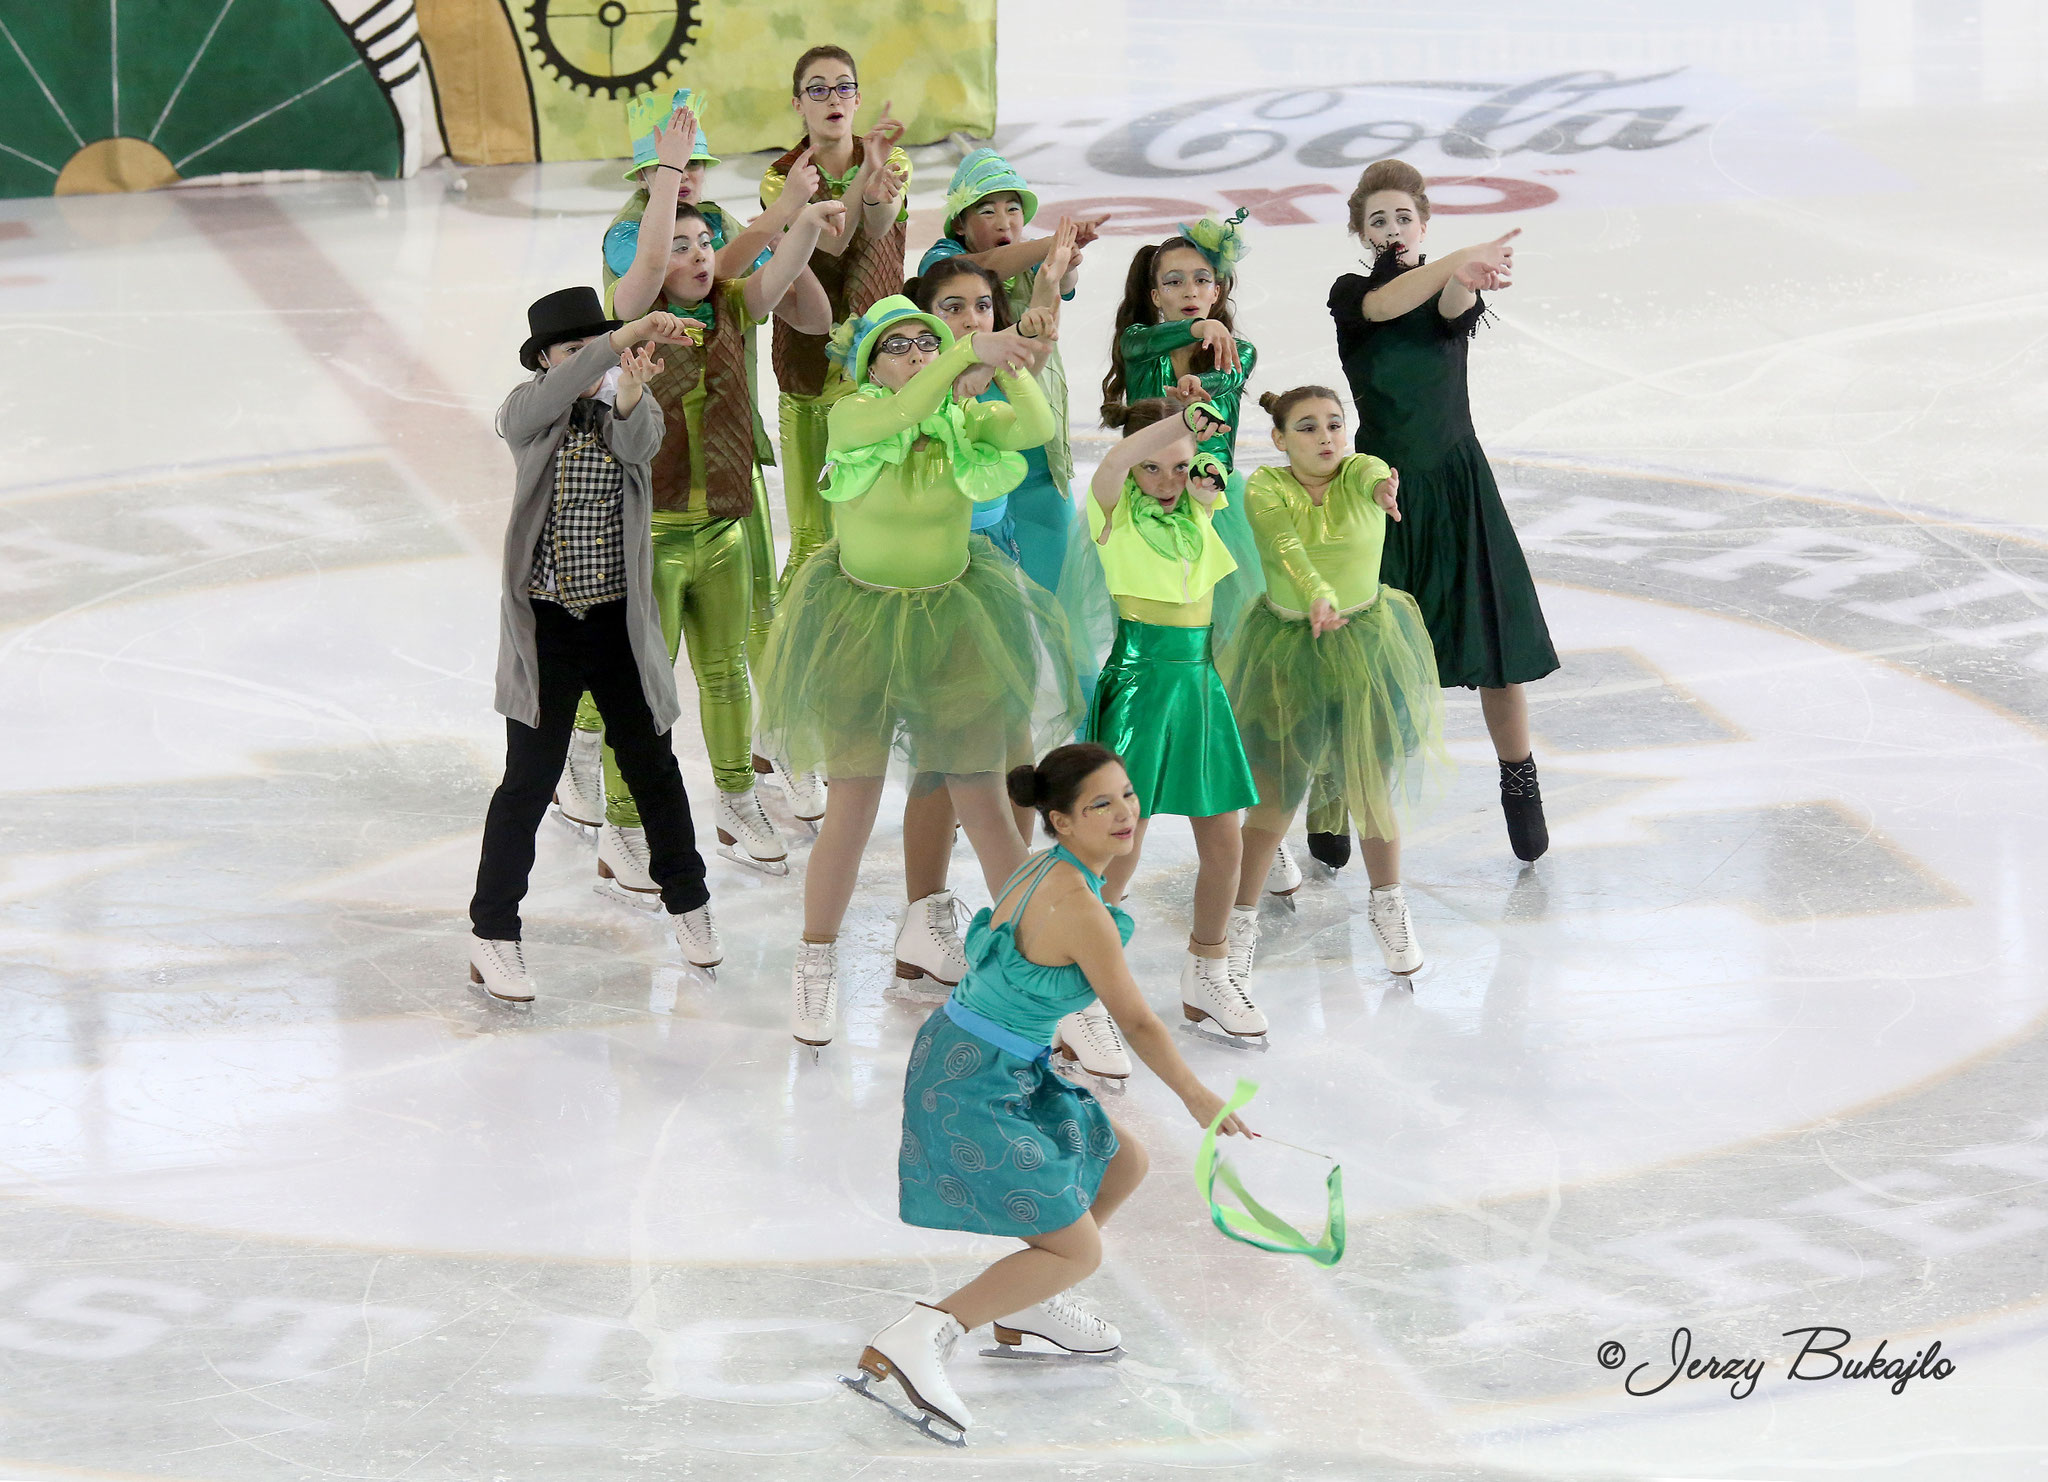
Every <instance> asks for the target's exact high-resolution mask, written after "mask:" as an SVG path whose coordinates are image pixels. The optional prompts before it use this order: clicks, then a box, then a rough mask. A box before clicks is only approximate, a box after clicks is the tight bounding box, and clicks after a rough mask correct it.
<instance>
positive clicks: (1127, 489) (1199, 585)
mask: <svg viewBox="0 0 2048 1482" xmlns="http://www.w3.org/2000/svg"><path fill="white" fill-rule="evenodd" d="M1150 498H1151V496H1150V495H1149V494H1147V493H1145V492H1144V491H1143V490H1142V489H1140V488H1139V487H1138V482H1137V480H1136V479H1133V478H1129V477H1126V478H1125V479H1124V496H1123V498H1122V499H1119V500H1118V501H1117V505H1116V510H1115V512H1114V513H1113V514H1109V515H1105V514H1104V513H1103V512H1102V506H1101V505H1100V504H1098V503H1097V502H1096V501H1095V500H1094V499H1093V498H1090V499H1089V500H1088V534H1089V535H1090V536H1091V537H1092V538H1093V539H1094V540H1095V541H1099V542H1101V543H1100V544H1097V545H1096V547H1095V554H1096V555H1097V556H1100V557H1101V558H1102V575H1103V578H1104V580H1105V581H1106V582H1107V584H1108V586H1109V594H1110V596H1112V597H1114V598H1116V604H1117V610H1118V611H1120V612H1122V613H1123V615H1124V616H1125V617H1128V618H1134V619H1136V620H1137V621H1139V622H1146V623H1160V624H1163V625H1164V626H1168V627H1200V626H1201V625H1202V624H1203V623H1206V622H1208V621H1209V616H1210V606H1211V602H1212V593H1213V592H1214V589H1215V586H1216V583H1218V582H1219V581H1221V580H1223V578H1224V577H1226V576H1228V575H1230V573H1231V572H1233V571H1235V570H1237V562H1236V561H1234V560H1232V559H1231V555H1230V552H1229V551H1228V550H1227V549H1225V547H1224V544H1223V537H1222V536H1220V535H1218V534H1217V533H1216V528H1215V526H1214V525H1213V524H1212V523H1211V521H1212V519H1213V518H1214V515H1215V512H1216V511H1217V510H1219V509H1223V508H1225V507H1227V506H1228V504H1229V502H1230V496H1229V495H1228V494H1218V495H1217V496H1216V502H1215V503H1214V504H1212V505H1209V506H1207V507H1206V508H1205V507H1204V506H1203V504H1202V502H1201V501H1200V500H1199V499H1197V498H1195V496H1194V495H1193V494H1183V495H1182V496H1181V499H1182V500H1183V501H1184V504H1185V508H1186V509H1187V511H1188V513H1189V514H1191V515H1192V516H1193V517H1194V523H1195V528H1196V529H1197V530H1199V531H1200V532H1201V536H1202V546H1201V550H1200V552H1199V553H1198V554H1196V555H1195V556H1194V558H1193V559H1192V560H1190V559H1188V558H1187V557H1181V558H1179V559H1176V558H1174V557H1172V556H1167V555H1163V554H1161V553H1160V552H1159V551H1157V550H1154V549H1153V548H1152V546H1151V544H1150V543H1149V542H1148V541H1147V540H1146V539H1145V537H1144V536H1143V535H1142V534H1141V533H1140V532H1139V531H1138V530H1137V529H1136V527H1135V526H1134V525H1133V523H1132V515H1133V510H1132V501H1133V500H1138V499H1150ZM1176 513H1178V507H1177V508H1176ZM1105 525H1107V526H1108V527H1109V539H1108V540H1107V541H1103V540H1102V531H1103V527H1104V526H1105ZM1175 608H1177V609H1181V610H1180V611H1163V610H1162V609H1175Z"/></svg>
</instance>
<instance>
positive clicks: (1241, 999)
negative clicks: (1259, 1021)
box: [1195, 957, 1258, 1014]
mask: <svg viewBox="0 0 2048 1482" xmlns="http://www.w3.org/2000/svg"><path fill="white" fill-rule="evenodd" d="M1195 964H1196V966H1195V980H1196V981H1197V982H1199V983H1201V984H1202V986H1203V987H1205V988H1207V989H1208V990H1209V991H1210V992H1211V993H1212V994H1214V995H1215V996H1216V997H1218V998H1223V999H1228V1000H1229V1001H1230V1003H1231V1005H1232V1006H1233V1007H1235V1008H1237V1009H1238V1010H1239V1011H1241V1012H1243V1013H1245V1014H1255V1013H1257V1012H1258V1010H1257V1009H1256V1008H1255V1007H1254V1006H1253V1005H1252V1000H1251V995H1250V994H1248V993H1246V992H1245V991H1244V989H1243V987H1242V986H1240V985H1239V983H1238V982H1237V980H1236V979H1235V978H1233V977H1231V976H1230V959H1229V958H1227V957H1222V958H1218V957H1197V958H1196V959H1195Z"/></svg>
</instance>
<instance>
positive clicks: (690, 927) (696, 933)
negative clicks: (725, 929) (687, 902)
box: [676, 906, 718, 944]
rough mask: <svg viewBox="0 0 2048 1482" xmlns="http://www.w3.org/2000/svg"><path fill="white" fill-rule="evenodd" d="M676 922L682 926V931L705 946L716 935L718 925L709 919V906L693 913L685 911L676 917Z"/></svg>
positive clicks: (700, 907) (698, 908)
mask: <svg viewBox="0 0 2048 1482" xmlns="http://www.w3.org/2000/svg"><path fill="white" fill-rule="evenodd" d="M676 920H677V921H678V922H680V923H681V924H682V927H683V930H685V931H687V932H688V933H689V934H690V935H691V936H693V937H697V938H699V939H700V940H702V941H703V942H705V943H706V944H708V943H709V942H710V941H711V939H712V938H713V937H715V936H717V935H718V925H717V923H716V922H714V921H713V920H712V919H711V907H709V906H699V907H697V909H696V910H694V911H685V912H683V914H682V915H680V916H678V917H676Z"/></svg>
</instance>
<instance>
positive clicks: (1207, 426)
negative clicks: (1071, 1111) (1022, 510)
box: [1083, 397, 1266, 1041]
mask: <svg viewBox="0 0 2048 1482" xmlns="http://www.w3.org/2000/svg"><path fill="white" fill-rule="evenodd" d="M1103 415H1104V420H1105V421H1108V422H1110V423H1111V425H1113V426H1116V425H1120V426H1121V427H1122V428H1123V431H1124V438H1123V440H1122V441H1121V442H1119V443H1118V444H1117V445H1116V446H1115V447H1114V448H1112V449H1110V451H1109V454H1108V456H1107V457H1105V458H1104V459H1103V460H1102V462H1101V463H1100V464H1099V465H1097V467H1096V470H1095V475H1094V478H1093V480H1092V481H1091V483H1090V485H1089V492H1090V493H1091V494H1092V495H1093V496H1094V497H1093V498H1092V500H1091V501H1090V502H1089V505H1088V529H1089V533H1090V534H1091V535H1092V536H1093V538H1094V542H1095V548H1096V552H1097V554H1098V555H1099V556H1100V557H1101V561H1102V569H1103V575H1104V577H1105V578H1106V579H1107V582H1108V585H1109V591H1110V595H1111V597H1112V598H1113V599H1114V600H1115V602H1116V609H1117V624H1116V641H1115V644H1114V645H1113V646H1112V648H1111V649H1110V655H1109V660H1108V662H1107V663H1105V664H1104V665H1103V667H1102V677H1101V679H1100V681H1099V682H1098V683H1097V685H1096V689H1095V699H1094V703H1093V704H1092V705H1091V707H1090V708H1089V712H1088V726H1087V729H1086V731H1085V732H1084V733H1083V734H1084V738H1085V739H1087V740H1089V741H1099V742H1101V743H1102V744H1103V745H1104V746H1107V747H1109V748H1110V749H1111V750H1112V751H1115V752H1117V753H1118V754H1119V755H1120V756H1122V758H1123V761H1124V768H1125V770H1126V771H1127V772H1129V774H1130V777H1131V782H1132V783H1133V785H1135V786H1136V788H1137V789H1138V800H1139V803H1140V805H1141V809H1142V818H1141V821H1140V822H1139V824H1138V837H1137V840H1136V844H1135V846H1134V847H1133V848H1132V850H1131V852H1130V853H1128V854H1126V855H1124V856H1122V857H1121V858H1119V859H1118V860H1117V861H1116V862H1115V863H1114V864H1113V865H1111V866H1110V870H1109V876H1108V888H1109V894H1110V898H1111V899H1118V900H1120V899H1122V898H1123V896H1124V894H1125V892H1126V891H1128V890H1129V888H1130V882H1131V876H1132V874H1133V872H1135V871H1136V869H1137V866H1138V853H1139V850H1141V849H1142V848H1143V847H1144V843H1145V828H1146V825H1147V824H1148V823H1149V822H1150V820H1151V819H1152V818H1153V817H1154V816H1155V815H1157V814H1161V813H1174V814H1179V815H1180V816H1182V817H1184V818H1186V819H1187V820H1188V822H1189V824H1190V826H1191V827H1192V828H1193V830H1194V835H1195V850H1196V853H1197V855H1198V856H1199V857H1200V860H1201V867H1200V871H1199V872H1198V873H1197V875H1196V877H1195V910H1194V920H1193V922H1192V923H1191V930H1190V932H1189V934H1188V957H1187V961H1186V962H1185V963H1184V964H1183V965H1182V967H1181V977H1180V996H1181V1005H1182V1013H1183V1015H1184V1017H1185V1018H1187V1019H1188V1020H1189V1021H1191V1022H1194V1023H1197V1024H1201V1023H1205V1022H1206V1023H1208V1024H1212V1025H1214V1026H1215V1028H1216V1030H1218V1031H1220V1032H1221V1033H1223V1034H1225V1035H1228V1036H1230V1037H1232V1038H1233V1039H1235V1040H1239V1041H1253V1040H1257V1041H1263V1040H1264V1038H1265V1034H1266V1017H1265V1015H1264V1014H1261V1013H1260V1012H1259V1010H1258V1008H1257V1007H1256V1006H1255V1005H1254V1004H1253V1003H1252V1001H1251V1000H1250V999H1249V998H1248V997H1246V996H1245V991H1244V985H1243V984H1242V983H1239V982H1236V981H1234V980H1233V979H1232V978H1231V976H1230V971H1229V962H1228V952H1227V949H1226V945H1225V932H1226V929H1227V925H1228V921H1229V916H1230V904H1231V900H1232V898H1233V896H1234V895H1235V894H1236V891H1237V882H1238V873H1239V868H1240V865H1241V863H1242V855H1241V840H1240V837H1239V822H1238V812H1239V810H1241V809H1244V808H1249V807H1251V806H1252V805H1253V804H1255V803H1256V802H1258V800H1259V794H1258V792H1257V790H1256V789H1255V788H1254V787H1253V785H1252V773H1251V768H1250V767H1249V766H1248V765H1247V764H1246V762H1245V754H1244V745H1243V743H1242V742H1241V741H1240V740H1239V739H1238V730H1237V721H1236V719H1235V718H1234V717H1233V716H1232V715H1231V713H1230V701H1229V699H1228V697H1227V696H1226V695H1225V694H1224V692H1223V681H1222V680H1221V679H1219V678H1217V675H1216V666H1215V664H1214V663H1213V662H1212V661H1211V660H1210V657H1209V641H1210V634H1209V630H1210V625H1211V620H1212V614H1213V607H1214V595H1215V590H1216V587H1217V584H1218V583H1219V582H1221V581H1222V580H1223V578H1224V577H1226V576H1228V575H1230V573H1231V572H1233V571H1235V570H1236V569H1237V562H1236V561H1235V560H1234V559H1232V557H1231V555H1230V552H1228V551H1227V550H1225V549H1224V548H1223V539H1222V537H1221V536H1219V535H1218V534H1217V533H1216V529H1215V526H1214V523H1213V521H1214V517H1215V515H1216V513H1217V512H1218V511H1220V510H1221V509H1222V508H1224V507H1225V504H1226V502H1227V500H1228V498H1229V495H1228V494H1227V493H1226V492H1225V488H1224V485H1225V474H1224V470H1223V466H1222V464H1221V463H1220V462H1218V461H1217V460H1216V459H1214V458H1213V457H1212V456H1211V455H1209V454H1207V453H1197V452H1196V449H1195V444H1196V440H1197V438H1199V437H1215V436H1218V435H1222V436H1228V435H1229V433H1230V430H1231V429H1230V428H1229V427H1228V426H1226V425H1225V424H1224V422H1223V418H1222V413H1221V411H1220V409H1219V408H1217V406H1216V405H1215V404H1214V403H1213V402H1197V403H1195V404H1194V405H1193V406H1190V407H1188V408H1187V409H1186V410H1185V411H1183V410H1182V409H1181V407H1180V403H1178V402H1177V401H1174V400H1172V399H1171V398H1168V397H1155V398H1152V399H1150V400H1146V401H1141V402H1138V403H1137V404H1135V405H1134V406H1132V407H1130V408H1128V409H1127V410H1124V411H1123V412H1122V413H1121V414H1120V415H1118V409H1117V408H1114V407H1105V408H1104V409H1103ZM1198 459H1199V460H1201V462H1200V464H1199V466H1198V464H1197V460H1198Z"/></svg>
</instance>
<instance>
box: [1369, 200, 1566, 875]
mask: <svg viewBox="0 0 2048 1482" xmlns="http://www.w3.org/2000/svg"><path fill="white" fill-rule="evenodd" d="M1428 230H1429V195H1428V192H1427V191H1425V190H1424V189H1423V182H1422V175H1421V173H1420V172H1419V171H1417V170H1416V169H1415V167H1414V166H1413V165H1410V164H1407V163H1405V162H1403V161H1401V160H1378V161H1376V162H1374V163H1373V164H1372V165H1371V166H1369V167H1368V168H1367V169H1366V171H1365V173H1364V174H1363V175H1362V176H1360V177H1359V181H1358V188H1357V189H1356V190H1354V191H1352V193H1351V231H1352V233H1353V235H1355V236H1356V237H1358V239H1359V240H1360V241H1362V242H1364V243H1365V244H1366V245H1367V246H1369V247H1371V248H1372V250H1373V254H1374V256H1373V269H1372V274H1371V276H1370V277H1364V276H1361V275H1359V274H1357V273H1346V274H1345V275H1344V276H1343V277H1341V278H1339V279H1338V280H1337V281H1336V283H1335V284H1334V285H1332V287H1331V289H1330V315H1331V318H1332V319H1333V320H1335V322H1336V326H1337V354H1338V357H1339V359H1341V360H1342V361H1343V363H1344V375H1345V378H1346V379H1347V380H1349V381H1350V383H1351V400H1352V403H1353V404H1354V405H1355V406H1356V407H1357V408H1358V450H1359V451H1360V452H1366V451H1371V452H1375V453H1378V454H1379V455H1380V456H1382V457H1384V458H1390V459H1393V460H1394V461H1396V462H1397V463H1399V464H1400V466H1401V471H1402V473H1403V474H1404V475H1405V477H1406V479H1407V484H1408V489H1407V493H1408V501H1407V502H1408V518H1407V519H1406V520H1405V521H1403V522H1402V523H1401V524H1400V525H1399V526H1398V527H1396V529H1395V530H1394V531H1393V532H1392V533H1391V534H1390V535H1389V536H1388V539H1387V557H1386V560H1387V579H1388V580H1389V581H1392V582H1396V583H1398V584H1399V585H1400V586H1401V587H1402V588H1403V589H1405V590H1407V591H1410V592H1413V593H1414V594H1415V600H1416V602H1417V603H1418V604H1419V605H1420V607H1421V609H1422V615H1423V617H1424V619H1425V620H1426V621H1427V622H1428V623H1429V636H1430V638H1431V639H1432V640H1433V641H1434V642H1435V644H1436V663H1437V672H1438V674H1439V675H1440V676H1441V678H1442V680H1443V682H1444V683H1445V684H1446V685H1465V686H1470V687H1473V688H1476V689H1477V690H1478V691H1479V706H1480V710H1481V711H1482V713H1483V714H1484V715H1485V717H1486V731H1487V735H1488V736H1490V737H1491V738H1492V740H1493V749H1494V753H1495V755H1496V756H1498V757H1499V759H1500V803H1501V811H1502V813H1503V814H1504V815H1505V818H1506V822H1507V830H1508V842H1509V845H1510V847H1511V848H1512V849H1513V850H1514V852H1515V857H1516V858H1518V859H1522V860H1533V859H1536V858H1538V857H1539V856H1541V855H1542V853H1543V852H1544V850H1546V849H1547V848H1549V847H1550V829H1549V825H1548V824H1547V823H1546V822H1545V820H1544V817H1543V796H1542V793H1541V791H1540V790H1539V789H1538V786H1537V781H1536V758H1535V755H1534V753H1533V752H1532V751H1531V749H1530V744H1529V704H1528V701H1527V699H1526V698H1525V697H1524V696H1523V693H1522V686H1523V685H1524V684H1526V683H1528V682H1529V681H1530V680H1535V679H1541V678H1542V677H1543V676H1544V675H1546V674H1549V673H1551V672H1552V671H1553V670H1555V669H1556V668H1557V650H1556V649H1555V648H1553V647H1552V646H1551V642H1550V629H1549V627H1548V625H1547V624H1546V623H1545V622H1544V621H1543V607H1542V604H1541V603H1540V602H1539V601H1538V600H1537V597H1536V583H1535V581H1534V579H1533V578H1532V577H1531V576H1530V574H1529V563H1528V561H1527V560H1526V559H1525V558H1524V557H1523V555H1522V545H1521V542H1520V541H1519V540H1517V539H1516V538H1515V527H1514V525H1513V523H1512V522H1511V521H1510V520H1509V519H1508V512H1507V508H1506V506H1504V505H1503V504H1502V503H1501V497H1500V490H1499V489H1497V488H1496V487H1495V486H1494V482H1493V470H1492V468H1491V467H1490V466H1489V465H1488V464H1487V461H1486V452H1485V450H1484V449H1482V448H1481V447H1480V446H1479V438H1478V436H1477V435H1476V434H1475V433H1474V432H1473V430H1472V408H1471V404H1470V400H1469V398H1468V396H1467V393H1466V386H1465V364H1466V356H1467V352H1468V350H1469V348H1470V346H1471V342H1472V336H1473V335H1474V334H1475V333H1476V332H1477V331H1478V328H1479V321H1480V318H1481V316H1482V315H1483V314H1484V313H1485V312H1486V305H1485V303H1484V301H1483V300H1482V299H1481V298H1480V293H1481V291H1482V290H1486V289H1498V288H1505V287H1507V286H1508V284H1509V281H1510V277H1511V274H1512V271H1513V264H1514V248H1513V247H1512V246H1510V245H1509V244H1510V243H1511V241H1512V240H1513V239H1514V237H1515V236H1516V235H1517V233H1515V232H1508V233H1507V234H1506V235H1504V236H1501V237H1497V238H1495V239H1494V240H1493V241H1491V242H1486V243H1482V244H1481V245H1479V246H1477V247H1462V248H1460V249H1458V250H1457V251H1455V252H1452V253H1450V254H1449V255H1448V256H1445V257H1440V258H1437V259H1436V260H1435V261H1433V262H1429V261H1425V260H1424V257H1423V253H1422V241H1423V237H1424V236H1425V234H1426V233H1427V232H1428Z"/></svg>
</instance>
